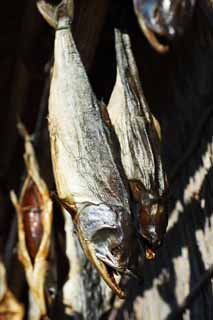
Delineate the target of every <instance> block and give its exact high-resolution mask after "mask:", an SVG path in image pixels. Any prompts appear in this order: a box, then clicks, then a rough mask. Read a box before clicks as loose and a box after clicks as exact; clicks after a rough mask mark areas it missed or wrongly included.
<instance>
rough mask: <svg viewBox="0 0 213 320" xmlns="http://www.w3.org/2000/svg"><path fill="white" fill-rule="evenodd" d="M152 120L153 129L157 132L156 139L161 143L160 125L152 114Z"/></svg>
mask: <svg viewBox="0 0 213 320" xmlns="http://www.w3.org/2000/svg"><path fill="white" fill-rule="evenodd" d="M152 119H153V123H154V127H155V129H156V131H157V134H158V138H159V140H160V141H161V140H162V136H161V127H160V124H159V122H158V120H157V119H156V118H155V117H154V116H153V114H152Z"/></svg>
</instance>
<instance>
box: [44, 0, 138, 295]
mask: <svg viewBox="0 0 213 320" xmlns="http://www.w3.org/2000/svg"><path fill="white" fill-rule="evenodd" d="M38 7H39V10H40V12H41V13H42V14H43V16H44V17H45V18H46V19H47V20H48V21H49V22H50V23H51V24H52V25H53V26H56V25H57V27H56V35H55V52H54V57H55V61H54V68H53V76H52V82H51V89H50V97H49V132H50V141H51V154H52V162H53V170H54V176H55V181H56V187H57V193H58V197H59V201H60V202H61V204H62V205H63V206H64V207H65V208H66V210H67V211H68V212H70V213H71V215H72V218H73V222H74V224H75V226H76V228H77V234H78V237H79V239H80V242H81V245H82V248H83V250H84V252H85V254H86V256H87V257H88V259H89V260H90V262H91V263H92V264H93V265H94V266H95V267H96V268H97V270H98V271H99V272H100V274H101V276H102V277H103V279H104V280H105V281H106V282H107V284H108V285H109V286H110V287H111V288H112V289H113V290H114V292H115V293H117V294H118V295H119V296H120V297H124V293H123V291H122V290H121V288H120V287H119V285H118V284H117V282H116V280H115V276H116V271H118V272H123V271H125V270H126V269H127V268H128V264H129V259H130V255H131V253H132V252H131V251H132V247H131V246H132V237H133V234H134V228H133V224H132V217H131V212H130V208H129V195H128V192H127V189H126V187H125V184H124V181H123V177H122V174H121V173H120V170H121V168H120V167H119V162H118V159H117V156H116V151H115V150H114V146H113V141H112V132H111V129H110V128H108V126H107V125H106V124H105V123H104V120H103V118H104V112H102V110H104V109H103V108H102V107H101V104H100V103H98V101H97V99H96V97H95V95H94V93H93V91H92V88H91V86H90V83H89V80H88V77H87V74H86V72H85V68H84V66H83V64H82V62H81V58H80V56H79V52H78V50H77V48H76V45H75V42H74V39H73V36H72V32H71V30H70V22H71V18H72V16H73V1H62V3H61V5H60V6H59V7H58V8H57V11H56V15H55V17H56V20H55V22H53V23H52V22H51V20H52V18H51V19H50V18H48V16H51V17H54V9H53V8H52V10H50V6H47V7H46V3H45V2H44V1H39V3H38ZM133 241H134V240H133Z"/></svg>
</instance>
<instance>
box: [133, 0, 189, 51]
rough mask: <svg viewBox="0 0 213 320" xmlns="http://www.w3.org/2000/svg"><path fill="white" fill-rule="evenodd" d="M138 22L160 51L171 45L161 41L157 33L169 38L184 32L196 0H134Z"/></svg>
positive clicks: (166, 49) (152, 43) (149, 39)
mask: <svg viewBox="0 0 213 320" xmlns="http://www.w3.org/2000/svg"><path fill="white" fill-rule="evenodd" d="M133 4H134V10H135V13H136V16H137V18H138V22H139V24H140V26H141V28H142V30H143V32H144V34H145V36H146V38H147V39H148V41H149V42H150V44H151V45H152V46H153V47H154V48H155V49H156V50H157V51H158V52H160V53H165V52H167V51H168V49H169V47H168V46H166V45H163V44H161V43H160V42H159V40H158V38H157V36H156V35H161V36H165V37H167V38H169V39H172V38H174V37H175V36H176V35H179V34H182V33H183V32H184V29H185V27H186V25H187V23H188V22H189V20H190V19H191V17H192V13H193V9H194V6H195V0H144V1H142V0H133Z"/></svg>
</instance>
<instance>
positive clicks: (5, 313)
mask: <svg viewBox="0 0 213 320" xmlns="http://www.w3.org/2000/svg"><path fill="white" fill-rule="evenodd" d="M23 318H24V306H23V305H22V304H20V303H19V302H18V301H17V299H16V298H15V296H14V294H13V293H12V292H11V291H10V290H9V289H8V287H7V280H6V270H5V267H4V264H3V262H2V261H1V258H0V319H2V320H22V319H23Z"/></svg>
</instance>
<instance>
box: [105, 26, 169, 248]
mask: <svg viewBox="0 0 213 320" xmlns="http://www.w3.org/2000/svg"><path fill="white" fill-rule="evenodd" d="M115 42H116V45H115V46H116V58H117V79H116V83H115V87H114V90H113V93H112V96H111V99H110V102H109V105H108V112H109V115H110V119H111V122H112V125H113V126H114V129H115V132H116V134H117V137H118V139H119V142H120V149H121V160H122V164H123V167H124V170H125V173H126V176H127V178H128V180H129V184H130V187H131V190H132V194H133V197H134V199H135V200H136V202H137V203H138V204H139V207H138V208H137V209H136V210H134V213H135V216H136V221H137V225H138V226H139V230H140V233H141V235H142V237H143V238H144V239H146V240H147V241H148V243H149V244H150V245H151V246H152V247H157V246H159V245H160V243H161V241H162V239H163V236H164V233H165V230H166V226H167V210H166V206H165V193H166V178H165V174H164V170H163V165H162V160H161V150H160V149H161V148H160V126H159V124H158V122H157V120H156V119H155V118H154V117H153V116H152V114H151V112H150V110H149V107H148V104H147V102H146V100H145V97H144V94H143V91H142V88H141V84H140V79H139V74H138V70H137V66H136V63H135V60H134V56H133V53H132V49H131V44H130V38H129V35H128V34H124V33H121V31H120V30H118V29H117V30H116V31H115Z"/></svg>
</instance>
